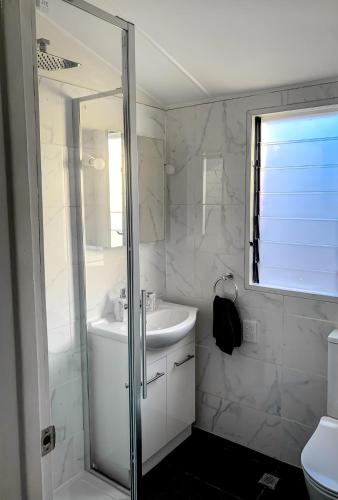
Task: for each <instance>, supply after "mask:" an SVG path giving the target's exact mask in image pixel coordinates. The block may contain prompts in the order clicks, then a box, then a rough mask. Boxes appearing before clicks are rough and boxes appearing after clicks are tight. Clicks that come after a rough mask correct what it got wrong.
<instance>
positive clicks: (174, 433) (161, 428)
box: [88, 328, 195, 486]
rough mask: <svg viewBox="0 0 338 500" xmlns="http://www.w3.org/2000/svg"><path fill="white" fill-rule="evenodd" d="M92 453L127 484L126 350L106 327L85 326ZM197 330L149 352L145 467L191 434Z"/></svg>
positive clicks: (143, 406)
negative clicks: (86, 330)
mask: <svg viewBox="0 0 338 500" xmlns="http://www.w3.org/2000/svg"><path fill="white" fill-rule="evenodd" d="M88 346H89V352H88V354H89V359H88V365H89V366H88V368H89V377H88V379H89V392H90V398H89V406H90V416H91V418H90V434H91V457H92V460H93V466H94V468H97V469H98V470H100V471H103V472H104V473H105V474H106V475H107V476H109V477H111V476H112V477H115V478H117V480H118V481H119V482H120V483H121V484H124V485H125V486H129V478H130V471H129V454H128V450H129V420H128V407H129V405H128V363H127V360H128V350H127V344H126V343H123V342H121V341H119V340H117V339H115V338H112V335H111V333H110V332H109V331H100V332H97V331H96V332H95V331H90V330H89V331H88ZM194 356H195V331H194V328H192V330H191V331H190V332H189V333H188V334H187V335H186V336H185V337H184V338H183V339H182V340H180V341H179V342H177V343H176V344H173V345H171V346H169V347H166V348H164V349H158V350H148V351H147V381H148V384H147V398H146V399H142V394H141V412H142V463H143V467H142V468H143V473H144V474H145V473H146V472H148V471H149V470H150V469H151V468H152V467H154V466H155V465H156V464H157V463H159V462H160V461H161V460H162V459H163V458H164V457H165V456H166V455H167V454H168V453H170V451H172V450H173V449H174V448H175V447H176V446H178V445H179V444H180V443H181V442H182V441H184V439H186V438H187V437H188V436H189V435H190V433H191V424H192V423H193V422H194V420H195V357H194Z"/></svg>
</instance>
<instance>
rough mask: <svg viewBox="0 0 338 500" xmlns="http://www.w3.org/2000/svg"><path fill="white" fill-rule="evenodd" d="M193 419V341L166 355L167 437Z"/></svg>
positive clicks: (173, 434)
mask: <svg viewBox="0 0 338 500" xmlns="http://www.w3.org/2000/svg"><path fill="white" fill-rule="evenodd" d="M194 420H195V342H191V343H190V344H188V345H184V346H182V347H180V348H179V349H176V350H175V351H173V352H172V353H170V354H168V356H167V439H168V441H171V440H172V439H174V438H175V437H176V436H177V435H178V434H180V433H181V432H182V431H184V429H186V428H187V426H189V425H191V424H192V422H194Z"/></svg>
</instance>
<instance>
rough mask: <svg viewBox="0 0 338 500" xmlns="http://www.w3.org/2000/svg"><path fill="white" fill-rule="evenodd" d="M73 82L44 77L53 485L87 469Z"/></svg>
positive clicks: (42, 122) (43, 152)
mask: <svg viewBox="0 0 338 500" xmlns="http://www.w3.org/2000/svg"><path fill="white" fill-rule="evenodd" d="M79 92H81V91H79V90H78V89H75V88H74V87H72V86H70V85H64V84H62V83H58V82H53V81H52V80H48V79H45V78H40V80H39V101H40V138H41V171H42V198H43V229H44V256H45V280H46V307H47V329H48V351H49V352H48V355H49V375H50V401H51V412H52V421H53V423H54V425H55V428H56V448H55V451H54V452H53V458H52V461H53V485H54V488H57V487H59V486H60V485H61V484H63V483H64V482H65V481H67V480H68V479H70V478H71V477H72V476H73V475H75V474H77V473H78V472H80V471H81V470H83V462H84V458H83V457H84V453H83V415H82V376H81V341H80V325H79V322H78V319H79V317H78V313H77V304H76V300H75V297H76V294H75V286H74V278H76V275H77V265H76V262H77V260H76V256H74V255H73V240H72V231H71V215H72V211H73V210H75V207H74V200H73V197H72V193H71V190H70V185H71V184H70V182H69V180H70V173H71V169H72V159H73V136H72V133H71V123H72V122H71V97H72V96H74V95H76V96H79Z"/></svg>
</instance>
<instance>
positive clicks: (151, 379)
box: [147, 372, 165, 385]
mask: <svg viewBox="0 0 338 500" xmlns="http://www.w3.org/2000/svg"><path fill="white" fill-rule="evenodd" d="M163 375H165V372H157V373H156V374H155V375H154V376H153V377H151V378H150V379H149V380H147V385H149V384H152V383H153V382H155V380H157V379H159V378H161V377H163Z"/></svg>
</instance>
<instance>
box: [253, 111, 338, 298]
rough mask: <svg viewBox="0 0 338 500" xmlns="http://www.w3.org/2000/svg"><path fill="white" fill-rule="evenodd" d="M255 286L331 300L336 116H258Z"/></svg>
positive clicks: (336, 212)
mask: <svg viewBox="0 0 338 500" xmlns="http://www.w3.org/2000/svg"><path fill="white" fill-rule="evenodd" d="M260 135H261V142H260V145H258V147H260V186H259V217H258V219H257V220H258V224H259V230H258V234H259V237H258V250H259V252H258V253H259V262H258V281H259V283H260V284H262V285H266V286H269V287H277V288H286V289H290V290H300V291H305V292H312V293H318V294H324V295H334V296H338V280H337V272H338V110H337V108H333V107H332V108H331V109H328V108H326V109H325V111H324V110H322V111H318V110H315V111H313V110H312V111H298V112H292V114H291V113H288V114H278V115H268V116H266V117H264V116H262V117H261V130H260Z"/></svg>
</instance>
